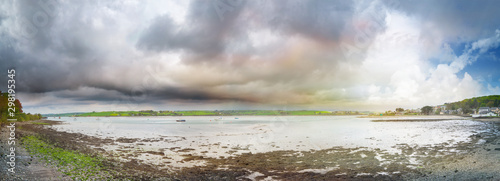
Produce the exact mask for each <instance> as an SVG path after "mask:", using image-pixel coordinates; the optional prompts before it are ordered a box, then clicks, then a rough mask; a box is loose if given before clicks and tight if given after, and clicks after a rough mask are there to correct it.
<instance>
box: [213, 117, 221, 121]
mask: <svg viewBox="0 0 500 181" xmlns="http://www.w3.org/2000/svg"><path fill="white" fill-rule="evenodd" d="M214 120H215V121H221V120H222V117H219V118H215V119H214Z"/></svg>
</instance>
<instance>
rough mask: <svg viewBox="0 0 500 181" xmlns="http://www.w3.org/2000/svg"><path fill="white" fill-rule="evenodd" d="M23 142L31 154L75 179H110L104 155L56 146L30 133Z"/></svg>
mask: <svg viewBox="0 0 500 181" xmlns="http://www.w3.org/2000/svg"><path fill="white" fill-rule="evenodd" d="M22 143H23V145H24V146H25V148H26V149H27V150H28V152H29V153H30V154H34V155H37V156H39V157H41V158H42V159H43V160H45V161H46V162H47V163H50V164H54V165H56V166H57V167H58V170H59V171H61V172H62V173H64V174H66V175H68V176H70V177H71V178H72V179H75V180H95V179H110V177H111V176H110V175H107V174H103V173H106V171H105V170H104V167H105V166H104V164H103V162H104V159H105V158H103V157H92V156H89V155H86V154H83V153H79V152H77V151H70V150H66V149H62V148H58V147H55V146H54V145H51V144H49V143H47V142H45V141H43V140H42V139H41V138H40V137H37V136H34V135H29V136H25V137H23V138H22Z"/></svg>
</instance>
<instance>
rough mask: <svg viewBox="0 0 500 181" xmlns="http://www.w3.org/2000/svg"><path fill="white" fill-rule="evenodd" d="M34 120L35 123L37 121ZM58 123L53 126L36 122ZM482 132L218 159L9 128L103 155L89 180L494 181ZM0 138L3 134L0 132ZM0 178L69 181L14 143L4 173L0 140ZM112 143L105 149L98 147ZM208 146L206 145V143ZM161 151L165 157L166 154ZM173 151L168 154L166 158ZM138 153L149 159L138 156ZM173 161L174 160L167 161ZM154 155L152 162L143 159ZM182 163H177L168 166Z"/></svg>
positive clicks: (495, 143)
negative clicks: (13, 164)
mask: <svg viewBox="0 0 500 181" xmlns="http://www.w3.org/2000/svg"><path fill="white" fill-rule="evenodd" d="M37 122H42V121H37ZM43 123H47V124H58V122H54V121H43ZM484 124H487V126H489V127H491V129H490V130H491V131H489V132H478V133H477V134H474V135H473V136H471V137H470V138H469V140H468V141H466V142H459V143H456V144H450V143H446V142H445V143H442V144H440V145H428V146H416V145H408V144H398V145H395V146H394V147H395V148H397V149H398V150H400V152H397V153H391V152H387V151H385V150H380V149H370V148H364V147H358V148H343V147H332V148H329V149H322V150H309V151H291V150H282V151H272V152H265V153H251V152H249V151H245V149H246V148H244V147H235V148H231V150H233V152H231V153H227V154H228V155H229V156H222V157H219V158H214V157H209V156H204V154H194V153H192V152H191V149H195V148H180V147H170V148H161V149H159V150H145V149H142V148H143V147H142V145H144V144H148V143H152V142H163V141H175V139H182V138H159V139H130V138H117V139H102V138H97V137H93V136H88V135H83V134H79V133H67V132H59V131H55V130H53V129H50V128H49V126H47V125H41V124H32V123H29V122H26V123H19V124H18V125H17V128H18V130H17V131H16V133H17V134H16V138H17V139H18V140H21V139H22V137H25V136H27V135H38V136H39V137H41V138H43V140H45V141H47V142H48V143H50V144H52V145H55V146H56V147H60V148H63V149H65V150H73V151H77V152H80V153H84V154H87V155H93V156H97V155H100V156H103V157H104V158H106V160H104V161H103V163H102V165H104V166H103V169H102V170H101V172H102V173H100V174H99V175H96V176H95V178H107V179H118V180H123V179H130V180H373V179H376V180H408V179H412V180H441V179H447V180H448V179H451V180H498V179H500V166H498V165H500V136H499V132H500V122H499V121H498V120H487V121H484ZM1 135H2V140H5V138H6V136H8V131H7V129H6V128H5V127H3V128H2V132H1ZM1 146H2V147H1V154H2V157H1V161H2V167H1V168H2V170H3V171H2V173H0V176H1V178H2V179H4V180H36V179H39V180H50V179H53V180H69V179H70V177H68V176H67V175H65V174H62V173H61V172H60V170H64V168H61V167H60V166H57V165H51V164H47V163H46V162H45V161H42V160H40V155H29V154H28V152H26V150H25V149H24V148H23V145H17V146H16V147H17V148H18V150H17V152H16V153H17V154H18V155H19V159H18V160H17V165H18V167H17V168H16V174H8V173H7V172H6V171H5V170H6V168H5V163H6V162H7V161H6V159H7V157H6V156H5V155H7V154H8V150H7V148H8V147H9V146H8V145H7V144H6V143H5V142H4V141H2V143H1ZM106 146H107V147H109V146H114V147H116V149H114V150H113V151H109V150H108V149H103V148H104V147H106ZM212 146H213V145H212ZM167 152H168V153H169V154H167ZM172 153H173V154H172ZM144 155H147V156H149V157H147V158H143V156H144ZM172 157H176V158H172ZM151 158H154V159H153V160H149V161H148V160H147V159H151ZM176 165H183V166H176Z"/></svg>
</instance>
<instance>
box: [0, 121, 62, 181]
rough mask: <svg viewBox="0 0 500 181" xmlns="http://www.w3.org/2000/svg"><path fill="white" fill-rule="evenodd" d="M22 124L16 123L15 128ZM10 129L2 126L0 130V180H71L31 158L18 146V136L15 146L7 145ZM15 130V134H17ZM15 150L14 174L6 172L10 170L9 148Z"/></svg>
mask: <svg viewBox="0 0 500 181" xmlns="http://www.w3.org/2000/svg"><path fill="white" fill-rule="evenodd" d="M22 124H23V123H16V128H19V127H18V126H21V125H22ZM9 129H10V128H7V127H6V126H3V127H2V128H1V130H0V155H1V157H0V170H1V172H0V180H71V179H70V178H69V177H68V176H66V175H64V174H62V173H61V172H59V171H57V169H56V168H54V167H52V166H50V165H47V164H45V163H44V161H42V160H41V159H40V158H38V157H36V156H31V155H30V154H29V153H28V152H27V151H26V149H24V147H23V146H22V145H20V140H19V137H18V136H19V134H17V135H16V139H15V141H16V144H15V145H9V144H8V140H9V138H10V136H9V134H10V133H11V132H10V130H9ZM17 131H19V130H16V131H15V133H18V132H17ZM11 147H14V148H15V155H16V156H15V158H16V160H15V163H16V164H15V169H14V171H15V173H11V172H9V171H8V169H9V168H11V167H10V166H9V165H8V164H7V162H9V159H10V157H8V156H7V155H9V154H10V150H9V149H10V148H11Z"/></svg>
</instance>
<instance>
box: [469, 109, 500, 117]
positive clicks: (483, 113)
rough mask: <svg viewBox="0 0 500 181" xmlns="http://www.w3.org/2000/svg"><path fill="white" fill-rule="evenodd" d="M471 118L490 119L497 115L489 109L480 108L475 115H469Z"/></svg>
mask: <svg viewBox="0 0 500 181" xmlns="http://www.w3.org/2000/svg"><path fill="white" fill-rule="evenodd" d="M471 116H472V117H473V118H478V117H492V116H498V114H496V113H494V112H492V111H490V108H489V107H480V108H479V110H478V111H477V114H471Z"/></svg>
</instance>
